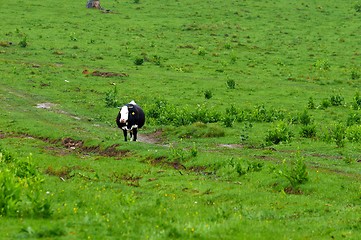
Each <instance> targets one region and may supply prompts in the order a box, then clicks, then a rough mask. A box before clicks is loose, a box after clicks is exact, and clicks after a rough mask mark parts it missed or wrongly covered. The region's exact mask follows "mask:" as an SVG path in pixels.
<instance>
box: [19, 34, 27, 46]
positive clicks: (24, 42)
mask: <svg viewBox="0 0 361 240" xmlns="http://www.w3.org/2000/svg"><path fill="white" fill-rule="evenodd" d="M19 46H20V47H22V48H25V47H27V46H28V41H27V38H26V37H24V38H23V39H22V40H21V41H20V42H19Z"/></svg>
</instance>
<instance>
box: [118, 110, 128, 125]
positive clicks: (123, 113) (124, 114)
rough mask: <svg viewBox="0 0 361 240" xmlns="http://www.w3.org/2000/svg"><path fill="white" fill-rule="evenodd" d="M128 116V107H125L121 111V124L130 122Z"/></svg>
mask: <svg viewBox="0 0 361 240" xmlns="http://www.w3.org/2000/svg"><path fill="white" fill-rule="evenodd" d="M128 114H129V111H128V107H127V106H123V107H122V108H121V109H120V122H121V123H126V122H127V121H128Z"/></svg>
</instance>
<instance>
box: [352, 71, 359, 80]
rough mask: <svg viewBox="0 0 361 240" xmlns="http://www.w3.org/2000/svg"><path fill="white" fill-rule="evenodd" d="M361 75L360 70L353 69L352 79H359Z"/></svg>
mask: <svg viewBox="0 0 361 240" xmlns="http://www.w3.org/2000/svg"><path fill="white" fill-rule="evenodd" d="M360 77H361V74H360V73H359V72H357V71H356V70H352V71H351V79H352V80H357V79H359V78H360Z"/></svg>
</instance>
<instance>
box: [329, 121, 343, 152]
mask: <svg viewBox="0 0 361 240" xmlns="http://www.w3.org/2000/svg"><path fill="white" fill-rule="evenodd" d="M332 139H333V141H334V142H335V143H336V145H337V147H344V146H345V140H346V127H345V126H344V125H343V124H341V123H339V124H335V125H334V126H333V128H332Z"/></svg>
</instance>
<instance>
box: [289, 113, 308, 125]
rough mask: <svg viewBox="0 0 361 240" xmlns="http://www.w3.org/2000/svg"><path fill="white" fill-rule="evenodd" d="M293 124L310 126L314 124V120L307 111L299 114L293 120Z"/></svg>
mask: <svg viewBox="0 0 361 240" xmlns="http://www.w3.org/2000/svg"><path fill="white" fill-rule="evenodd" d="M290 121H291V123H300V124H302V125H309V124H311V123H312V118H311V116H310V115H309V114H308V111H307V110H304V111H303V112H302V113H298V114H297V115H296V116H295V117H292V118H291V120H290Z"/></svg>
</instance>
